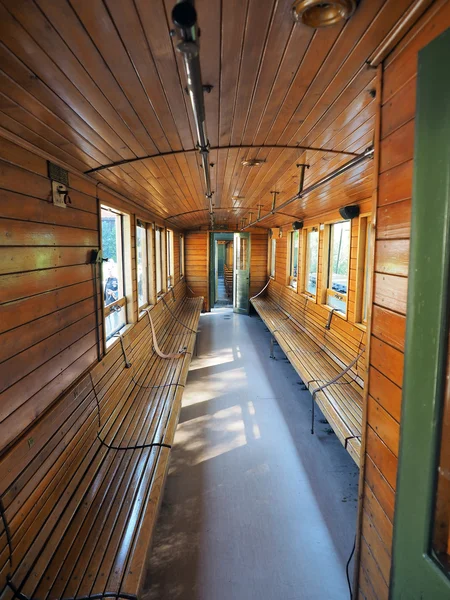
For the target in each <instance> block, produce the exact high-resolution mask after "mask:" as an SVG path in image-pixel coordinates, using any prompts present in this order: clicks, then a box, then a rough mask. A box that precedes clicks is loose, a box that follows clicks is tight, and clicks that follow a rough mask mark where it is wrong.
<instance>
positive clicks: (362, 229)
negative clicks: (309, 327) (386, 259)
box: [355, 213, 374, 327]
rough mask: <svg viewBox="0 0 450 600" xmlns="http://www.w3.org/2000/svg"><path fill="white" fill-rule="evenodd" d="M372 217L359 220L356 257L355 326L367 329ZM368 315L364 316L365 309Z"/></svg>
mask: <svg viewBox="0 0 450 600" xmlns="http://www.w3.org/2000/svg"><path fill="white" fill-rule="evenodd" d="M372 230H373V223H372V215H371V213H364V214H361V215H360V216H359V219H358V246H357V256H356V296H355V324H356V325H360V326H361V327H367V321H368V316H369V307H370V292H371V283H372V281H371V272H370V270H371V265H372V260H371V251H372V245H373V243H374V240H373V239H372ZM365 308H366V315H365V316H364V309H365Z"/></svg>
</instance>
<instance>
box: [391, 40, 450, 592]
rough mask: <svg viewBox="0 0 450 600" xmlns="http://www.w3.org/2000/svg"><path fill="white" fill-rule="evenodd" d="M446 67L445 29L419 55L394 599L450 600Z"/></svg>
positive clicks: (449, 82) (449, 124)
mask: <svg viewBox="0 0 450 600" xmlns="http://www.w3.org/2000/svg"><path fill="white" fill-rule="evenodd" d="M449 65H450V29H449V30H447V31H446V32H445V33H443V34H442V35H441V36H439V37H438V38H436V39H435V40H434V41H433V42H431V43H430V44H429V45H428V46H427V47H426V48H424V49H423V50H422V51H421V52H420V53H419V64H418V83H417V92H418V93H417V112H416V132H415V136H416V137H415V153H414V185H413V211H412V213H413V214H412V227H411V251H410V252H411V254H410V267H409V282H408V286H409V287H408V310H407V333H406V347H405V375H404V381H403V401H402V422H401V439H400V455H399V470H398V477H397V502H396V509H395V523H394V546H393V565H392V572H391V598H392V599H394V600H400V599H402V600H444V599H450V581H449V578H448V574H446V573H444V571H443V569H442V568H441V566H440V564H439V563H438V561H437V560H436V559H435V557H434V556H433V552H432V549H431V535H432V531H433V527H432V524H433V520H434V507H435V496H436V481H437V467H438V460H439V457H438V452H439V447H440V436H441V421H442V407H443V397H444V389H445V376H446V366H447V340H448V327H449V259H450V76H449V71H450V66H449Z"/></svg>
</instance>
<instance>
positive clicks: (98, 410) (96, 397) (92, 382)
mask: <svg viewBox="0 0 450 600" xmlns="http://www.w3.org/2000/svg"><path fill="white" fill-rule="evenodd" d="M89 377H90V379H91V385H92V389H93V390H94V396H95V401H96V402H97V413H98V426H99V427H101V425H102V422H101V420H100V401H99V399H98V396H97V390H96V389H95V385H94V380H93V379H92V373H91V371H89Z"/></svg>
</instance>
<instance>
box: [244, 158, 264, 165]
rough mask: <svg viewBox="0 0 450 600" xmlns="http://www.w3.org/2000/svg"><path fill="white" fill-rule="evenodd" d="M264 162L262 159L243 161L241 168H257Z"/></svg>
mask: <svg viewBox="0 0 450 600" xmlns="http://www.w3.org/2000/svg"><path fill="white" fill-rule="evenodd" d="M265 162H266V161H265V160H264V159H263V158H249V159H248V160H243V161H242V162H241V165H242V166H243V167H259V166H260V165H262V164H264V163H265Z"/></svg>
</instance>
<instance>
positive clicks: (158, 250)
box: [155, 227, 164, 296]
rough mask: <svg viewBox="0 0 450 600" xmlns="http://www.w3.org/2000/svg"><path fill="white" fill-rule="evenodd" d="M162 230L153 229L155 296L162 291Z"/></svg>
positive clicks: (158, 228) (159, 228)
mask: <svg viewBox="0 0 450 600" xmlns="http://www.w3.org/2000/svg"><path fill="white" fill-rule="evenodd" d="M163 231H164V230H163V229H162V228H161V227H155V267H156V295H157V296H159V295H160V294H162V293H163V291H164V281H163V273H164V247H163V243H164V238H163Z"/></svg>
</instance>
